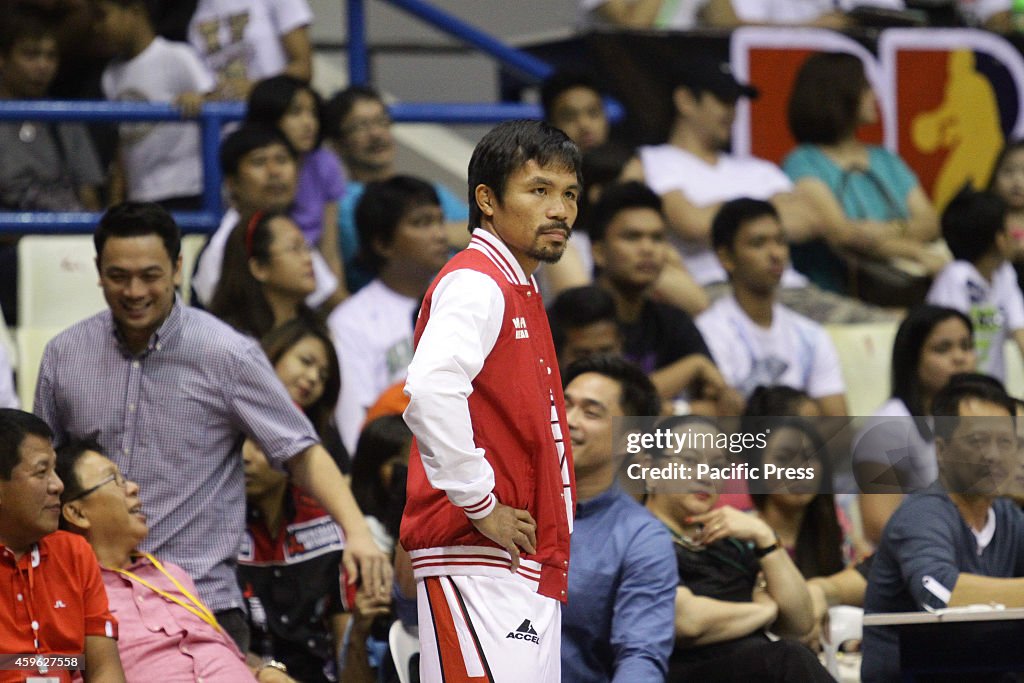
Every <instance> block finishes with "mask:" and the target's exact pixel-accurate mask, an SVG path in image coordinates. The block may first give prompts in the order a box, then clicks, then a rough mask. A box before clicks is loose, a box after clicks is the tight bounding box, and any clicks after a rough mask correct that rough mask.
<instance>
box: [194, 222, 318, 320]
mask: <svg viewBox="0 0 1024 683" xmlns="http://www.w3.org/2000/svg"><path fill="white" fill-rule="evenodd" d="M315 289H316V277H315V276H314V274H313V260H312V258H311V255H310V248H309V246H308V244H307V243H306V239H305V238H304V237H303V236H302V233H301V232H300V231H299V229H298V227H297V226H296V225H295V222H294V221H292V219H291V218H289V217H288V215H287V214H285V213H282V212H275V211H269V212H264V211H258V212H256V213H254V214H252V215H251V216H243V217H242V220H240V221H239V223H238V225H237V226H235V229H234V230H232V232H231V235H230V236H229V237H228V242H227V245H226V246H225V249H224V264H223V267H222V269H221V276H220V281H219V282H218V283H217V289H216V291H214V294H213V299H212V300H211V301H210V307H209V309H210V313H212V314H214V315H215V316H217V317H218V318H220V319H221V320H223V321H224V322H226V323H228V324H229V325H231V326H232V327H234V328H236V329H237V330H239V331H240V332H242V333H244V334H248V335H250V336H253V337H256V338H257V339H259V338H261V337H262V336H263V335H265V334H266V333H268V332H270V330H272V329H273V328H274V327H276V326H278V325H281V324H283V323H286V322H288V321H289V320H292V319H294V318H297V317H300V316H312V312H311V311H310V310H309V309H308V308H307V307H306V304H305V303H304V302H305V299H306V297H307V296H309V294H310V293H312V292H313V290H315Z"/></svg>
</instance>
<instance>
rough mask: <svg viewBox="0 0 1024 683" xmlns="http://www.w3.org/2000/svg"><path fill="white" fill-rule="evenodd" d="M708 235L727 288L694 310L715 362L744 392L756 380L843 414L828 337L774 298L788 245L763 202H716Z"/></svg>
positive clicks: (841, 391) (839, 376) (834, 356)
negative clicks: (798, 393)
mask: <svg viewBox="0 0 1024 683" xmlns="http://www.w3.org/2000/svg"><path fill="white" fill-rule="evenodd" d="M711 241H712V246H713V247H714V249H715V253H716V254H717V256H718V259H719V261H720V262H721V264H722V267H723V268H724V269H725V271H726V273H728V275H729V282H730V284H731V285H732V295H731V296H726V297H724V298H722V299H719V300H718V301H717V302H715V303H714V304H713V305H712V306H711V308H709V309H708V310H707V311H705V312H704V313H702V314H701V315H699V316H698V317H697V321H696V322H697V327H698V329H700V332H701V335H703V337H704V340H705V342H706V343H707V345H708V348H709V349H710V350H711V355H712V357H713V358H714V361H715V364H716V365H717V366H718V368H719V370H720V371H721V372H722V374H723V375H725V379H726V381H727V382H729V384H730V385H731V386H733V387H734V388H736V389H738V390H739V391H740V392H741V393H742V394H743V396H744V398H748V397H749V396H750V394H751V393H753V391H754V389H755V388H756V387H757V386H759V385H766V386H770V385H777V384H783V385H787V386H791V387H794V388H796V389H800V390H802V391H804V392H806V393H807V394H808V395H809V396H810V397H811V398H812V399H814V400H815V402H817V404H818V406H819V407H820V409H821V412H822V414H824V415H846V396H845V392H846V385H845V383H844V382H843V376H842V372H841V370H840V366H839V356H838V355H837V354H836V350H835V347H834V346H833V344H832V340H831V339H830V338H829V336H828V334H827V333H826V332H825V329H824V328H823V327H822V326H821V325H819V324H818V323H816V322H814V321H813V320H811V319H809V318H805V317H804V316H802V315H800V314H798V313H796V312H794V311H792V310H790V309H789V308H787V307H785V306H783V305H782V304H780V303H778V301H777V300H776V299H777V294H778V290H779V284H780V282H781V280H782V274H783V272H785V270H786V266H787V265H788V264H789V246H788V244H787V243H786V235H785V233H784V231H783V229H782V224H781V223H780V221H779V214H778V212H777V211H776V210H775V207H773V206H772V205H771V204H770V203H769V202H767V201H763V200H759V199H748V198H741V199H734V200H732V201H729V202H726V203H725V204H723V205H722V208H721V209H720V210H719V212H718V214H717V215H716V216H715V218H714V221H713V223H712V226H711Z"/></svg>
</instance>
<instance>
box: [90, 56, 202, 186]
mask: <svg viewBox="0 0 1024 683" xmlns="http://www.w3.org/2000/svg"><path fill="white" fill-rule="evenodd" d="M102 84H103V95H104V96H105V97H106V98H107V99H108V100H118V101H127V102H173V101H174V100H175V99H176V98H177V97H178V96H179V95H182V94H184V93H190V92H194V93H200V94H205V93H208V92H210V91H211V90H213V88H214V85H215V83H214V80H213V76H212V75H211V74H210V72H209V71H207V69H206V67H205V66H203V63H202V62H201V61H199V55H197V54H196V53H195V50H193V49H192V47H191V46H190V45H187V44H186V43H172V42H170V41H168V40H164V39H163V38H160V37H157V38H155V39H154V40H153V42H152V43H150V44H149V47H147V48H146V49H145V50H143V51H142V52H140V53H139V54H138V55H136V56H135V57H134V58H132V59H130V60H128V61H126V62H123V61H122V62H112V63H111V64H110V65H109V66H107V68H106V69H104V71H103V80H102ZM119 130H120V137H121V151H122V155H123V158H124V164H125V173H126V175H127V178H128V199H131V200H133V201H158V200H160V199H168V198H171V197H188V196H192V195H198V194H199V193H200V192H202V188H203V166H202V154H201V152H200V149H199V126H198V124H196V123H127V124H122V125H121V127H120V129H119Z"/></svg>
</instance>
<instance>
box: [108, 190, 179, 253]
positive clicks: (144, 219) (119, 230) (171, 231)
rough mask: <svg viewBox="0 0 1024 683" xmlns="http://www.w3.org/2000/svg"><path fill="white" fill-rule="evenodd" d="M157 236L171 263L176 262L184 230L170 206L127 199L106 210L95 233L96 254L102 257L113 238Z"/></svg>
mask: <svg viewBox="0 0 1024 683" xmlns="http://www.w3.org/2000/svg"><path fill="white" fill-rule="evenodd" d="M147 235H156V236H157V237H159V238H160V241H161V242H163V243H164V249H166V250H167V255H168V256H170V257H171V265H172V266H174V265H177V262H178V255H179V254H180V253H181V231H180V230H178V224H177V223H175V222H174V218H172V217H171V214H170V213H168V211H167V209H165V208H163V207H162V206H160V205H159V204H154V203H153V202H124V203H122V204H118V205H116V206H112V207H110V208H109V209H107V212H106V213H104V214H103V217H102V218H100V222H99V224H98V225H97V226H96V232H95V233H93V236H92V241H93V244H94V245H95V246H96V257H97V258H100V259H102V256H103V246H104V245H105V244H106V243H107V240H108V239H110V238H111V237H145V236H147Z"/></svg>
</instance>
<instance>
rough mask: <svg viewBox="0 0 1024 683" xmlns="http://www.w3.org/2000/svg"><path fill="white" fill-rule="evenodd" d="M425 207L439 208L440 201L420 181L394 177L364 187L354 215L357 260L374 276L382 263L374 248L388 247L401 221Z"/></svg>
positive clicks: (434, 192)
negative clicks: (410, 213)
mask: <svg viewBox="0 0 1024 683" xmlns="http://www.w3.org/2000/svg"><path fill="white" fill-rule="evenodd" d="M427 205H429V206H440V205H441V200H440V199H438V197H437V191H436V190H434V186H433V185H431V184H430V183H428V182H425V181H423V180H420V179H419V178H414V177H412V176H406V175H397V176H394V177H391V178H388V179H387V180H378V181H374V182H371V183H367V185H366V190H365V191H364V192H363V196H362V197H360V199H359V204H358V205H356V215H355V218H356V230H357V231H358V232H359V245H360V246H359V257H360V260H361V261H362V262H363V263H365V264H366V266H367V267H368V268H369V269H370V270H372V271H373V272H374V273H376V272H377V271H378V270H380V268H381V266H383V265H384V263H385V259H384V257H383V256H381V254H380V252H378V251H377V249H376V246H377V244H378V243H381V244H384V245H388V244H391V241H392V240H393V239H394V238H395V231H396V230H397V229H398V224H399V223H400V222H401V221H402V218H403V217H404V216H405V215H406V214H407V213H409V212H410V211H412V210H413V209H418V208H419V207H421V206H427Z"/></svg>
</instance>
